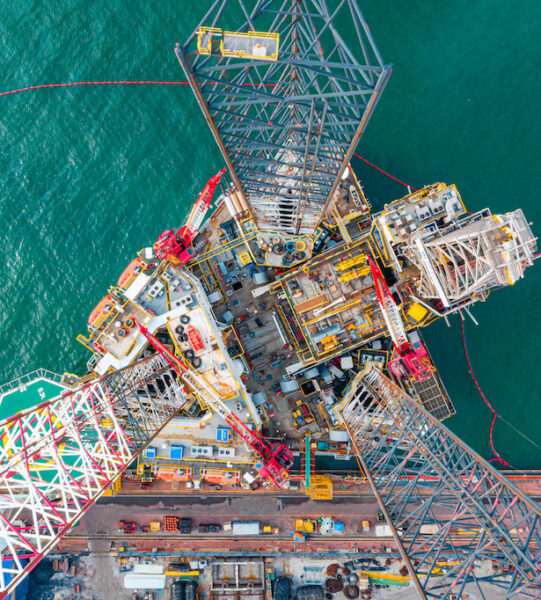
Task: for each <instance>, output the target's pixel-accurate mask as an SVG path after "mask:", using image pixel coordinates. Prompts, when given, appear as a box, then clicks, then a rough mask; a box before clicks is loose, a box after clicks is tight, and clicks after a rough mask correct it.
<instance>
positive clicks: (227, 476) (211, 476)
mask: <svg viewBox="0 0 541 600" xmlns="http://www.w3.org/2000/svg"><path fill="white" fill-rule="evenodd" d="M203 479H204V480H205V481H208V483H215V484H219V485H235V484H238V483H240V472H239V471H226V470H225V469H204V470H203Z"/></svg>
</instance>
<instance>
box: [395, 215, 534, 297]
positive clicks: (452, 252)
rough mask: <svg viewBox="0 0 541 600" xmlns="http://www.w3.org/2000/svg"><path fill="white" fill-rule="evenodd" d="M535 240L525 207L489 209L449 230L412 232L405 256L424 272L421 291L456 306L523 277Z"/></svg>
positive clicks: (427, 295) (418, 289) (418, 285)
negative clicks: (493, 211) (496, 212)
mask: <svg viewBox="0 0 541 600" xmlns="http://www.w3.org/2000/svg"><path fill="white" fill-rule="evenodd" d="M535 239H536V238H535V237H534V236H533V234H532V231H531V229H530V227H529V225H528V223H527V221H526V219H525V217H524V214H523V212H522V210H520V209H519V210H515V211H513V212H509V213H506V214H504V215H492V214H491V213H490V211H489V210H488V209H485V210H484V211H481V212H479V213H476V214H474V215H471V216H470V217H467V218H465V219H462V220H461V221H458V222H456V223H453V224H452V225H450V226H449V227H447V228H445V229H439V230H435V231H430V230H423V231H420V232H419V233H416V234H414V235H412V236H411V238H410V239H409V240H408V241H407V243H406V244H405V245H404V254H405V255H406V256H407V257H408V258H409V259H410V260H411V262H412V263H413V264H414V265H416V266H417V268H418V269H419V271H420V278H419V281H418V284H417V292H418V293H419V295H420V296H421V297H422V298H426V299H436V300H439V301H440V302H441V304H442V305H443V306H444V307H445V308H454V307H455V306H457V305H460V304H461V303H463V302H468V301H470V300H474V301H475V300H479V299H483V300H484V299H485V298H486V296H487V295H488V292H489V291H490V289H492V288H495V287H501V286H506V285H513V284H514V283H515V282H516V281H518V280H519V279H520V278H522V277H523V275H524V269H525V267H526V266H528V265H532V264H533V254H534V252H535Z"/></svg>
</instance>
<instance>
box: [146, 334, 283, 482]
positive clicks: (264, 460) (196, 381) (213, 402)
mask: <svg viewBox="0 0 541 600" xmlns="http://www.w3.org/2000/svg"><path fill="white" fill-rule="evenodd" d="M137 326H138V327H139V331H140V332H141V333H142V334H143V335H144V336H145V337H146V339H147V340H148V341H149V343H150V345H151V346H153V348H154V349H155V350H156V351H157V352H158V353H159V354H160V355H161V356H163V358H165V360H166V361H167V362H168V363H169V364H170V365H171V366H172V367H173V369H175V371H176V372H177V373H178V375H179V377H180V378H181V379H182V381H184V383H186V384H187V385H189V386H190V387H191V388H193V389H195V390H196V391H197V392H198V393H199V395H200V396H201V398H202V400H204V401H205V402H206V403H207V404H208V405H209V406H210V407H211V408H213V409H214V410H215V412H217V413H218V414H220V415H221V417H222V418H223V419H224V420H225V421H226V422H227V423H228V424H229V425H230V426H231V427H232V428H233V429H234V430H235V431H236V432H237V433H238V435H239V436H240V437H241V438H242V439H243V440H244V441H245V442H246V443H247V444H248V446H250V448H252V449H253V450H255V452H256V453H257V454H258V456H259V457H260V460H259V461H257V462H256V464H255V465H254V467H255V469H256V471H257V472H258V473H259V474H260V475H261V476H262V477H266V478H267V479H270V480H271V481H272V482H273V483H274V484H275V485H276V486H277V487H278V488H287V487H288V486H289V469H290V468H291V466H292V465H293V454H292V452H291V450H290V449H289V448H288V447H287V446H286V445H285V444H272V443H271V442H269V440H267V439H266V438H265V437H264V436H263V435H261V433H259V431H257V429H254V430H252V429H250V428H249V427H248V426H247V425H246V424H245V423H244V422H242V421H241V420H240V419H239V418H238V417H237V415H236V414H235V413H234V412H233V411H232V410H231V409H230V408H229V407H228V406H227V405H226V404H225V402H223V400H222V399H221V397H220V395H219V394H218V392H217V391H216V390H215V389H214V387H212V386H211V385H210V384H209V383H208V381H207V380H206V379H205V378H204V377H202V376H201V375H200V374H199V373H198V372H197V371H195V370H193V369H190V368H189V366H188V364H187V363H186V362H185V361H184V360H182V359H180V358H178V357H177V356H175V355H174V354H173V353H172V352H171V350H169V348H167V347H166V346H165V345H164V344H162V343H161V342H160V341H159V340H158V339H157V338H156V337H155V336H154V335H152V334H151V333H150V331H148V329H146V327H143V325H141V324H140V323H137Z"/></svg>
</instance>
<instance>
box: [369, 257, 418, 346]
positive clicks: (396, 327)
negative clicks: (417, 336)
mask: <svg viewBox="0 0 541 600" xmlns="http://www.w3.org/2000/svg"><path fill="white" fill-rule="evenodd" d="M368 262H369V263H370V270H371V271H372V277H373V279H374V285H375V287H376V294H377V296H378V303H379V306H380V308H381V312H382V314H383V318H384V320H385V324H386V325H387V329H388V330H389V334H390V335H391V339H392V340H393V344H394V345H395V347H396V349H397V350H398V352H399V353H400V354H402V353H404V352H406V351H407V350H408V349H409V342H408V336H407V335H406V330H405V328H404V323H403V322H402V317H401V316H400V311H399V310H398V306H397V305H396V302H395V301H394V298H393V295H392V294H391V292H390V291H389V288H388V287H387V283H386V282H385V279H384V277H383V274H382V272H381V270H380V268H379V267H378V266H377V265H376V263H375V262H374V260H372V258H371V257H370V256H368Z"/></svg>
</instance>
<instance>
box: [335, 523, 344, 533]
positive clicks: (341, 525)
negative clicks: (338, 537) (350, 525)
mask: <svg viewBox="0 0 541 600" xmlns="http://www.w3.org/2000/svg"><path fill="white" fill-rule="evenodd" d="M334 530H335V531H344V523H343V522H342V521H335V522H334Z"/></svg>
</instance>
